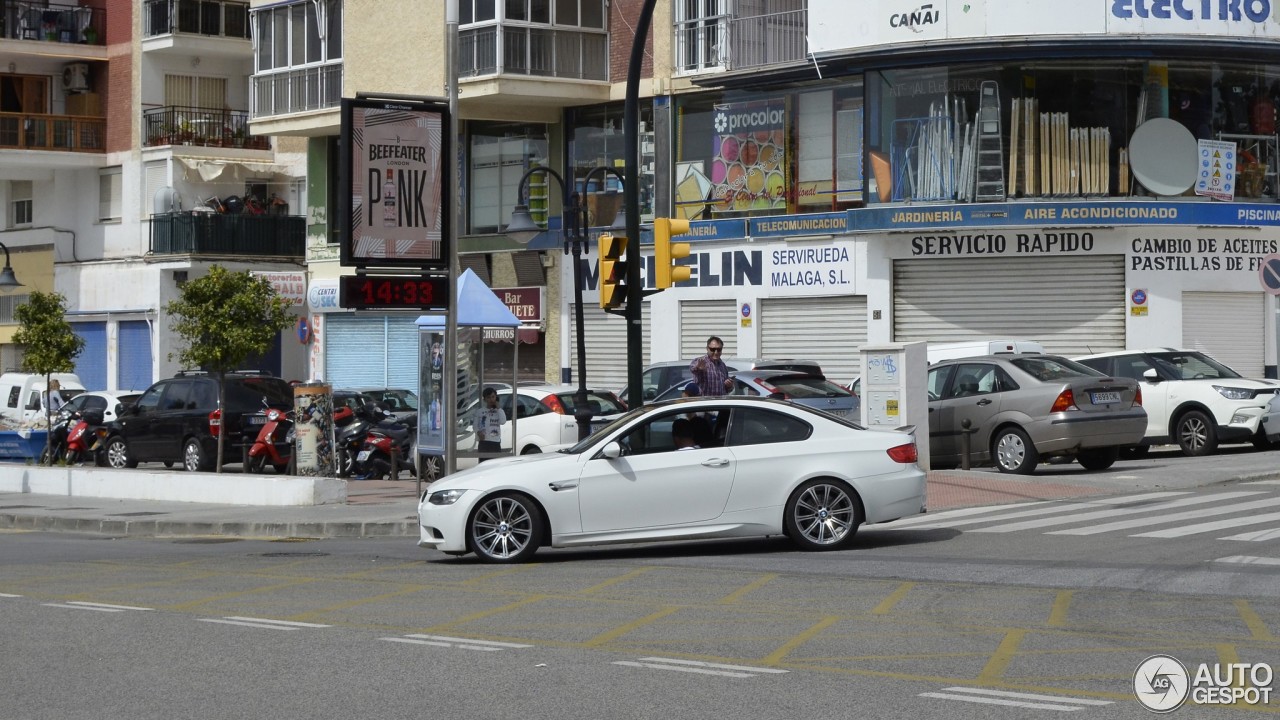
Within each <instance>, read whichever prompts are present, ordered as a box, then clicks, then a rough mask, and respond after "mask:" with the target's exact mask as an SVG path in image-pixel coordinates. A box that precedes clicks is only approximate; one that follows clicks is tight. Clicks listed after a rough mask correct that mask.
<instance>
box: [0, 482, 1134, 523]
mask: <svg viewBox="0 0 1280 720" xmlns="http://www.w3.org/2000/svg"><path fill="white" fill-rule="evenodd" d="M416 487H417V483H416V482H414V481H412V480H399V481H391V480H353V481H349V482H348V483H347V502H346V504H344V505H315V506H306V507H257V506H249V505H213V504H205V503H180V502H158V501H147V500H113V499H107V498H92V497H69V496H60V495H33V494H29V493H0V529H11V530H41V531H62V532H83V533H94V534H101V535H113V536H128V535H136V536H161V537H206V536H231V537H242V538H291V537H299V538H302V537H305V538H315V537H348V538H351V537H404V538H416V537H417V534H418V523H417V512H418V508H417V495H416V492H415V489H416ZM424 487H426V486H424ZM1119 491H1121V489H1120V488H1117V487H1106V486H1096V485H1095V486H1086V485H1083V484H1080V485H1073V484H1064V483H1062V482H1061V481H1060V478H1038V477H1035V476H1031V477H1018V478H1011V477H1010V476H1008V475H1000V474H996V473H986V472H964V471H935V472H931V473H929V490H928V492H929V495H928V498H929V510H930V511H932V512H938V511H940V510H946V509H951V508H958V507H968V506H973V505H993V504H1003V503H1014V502H1023V501H1030V500H1052V499H1062V498H1073V497H1083V496H1087V495H1099V494H1109V493H1115V492H1119Z"/></svg>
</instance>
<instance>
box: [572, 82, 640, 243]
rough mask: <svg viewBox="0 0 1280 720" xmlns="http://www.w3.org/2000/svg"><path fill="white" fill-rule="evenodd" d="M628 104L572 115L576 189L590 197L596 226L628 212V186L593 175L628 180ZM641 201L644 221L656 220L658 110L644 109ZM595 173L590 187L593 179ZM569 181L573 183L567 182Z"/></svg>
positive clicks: (590, 109) (581, 111) (592, 221)
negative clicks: (655, 117)
mask: <svg viewBox="0 0 1280 720" xmlns="http://www.w3.org/2000/svg"><path fill="white" fill-rule="evenodd" d="M622 109H623V108H622V105H609V106H606V107H594V108H584V109H579V110H574V111H570V114H569V116H568V121H567V122H568V126H569V167H570V168H572V170H571V171H570V172H571V174H572V176H573V180H574V187H575V188H576V189H577V191H578V192H579V193H583V194H584V197H586V202H587V210H588V218H589V221H590V224H591V226H592V227H602V226H608V225H610V224H612V223H613V219H614V216H615V215H616V214H617V211H618V209H619V208H621V207H622V184H621V183H620V182H619V180H618V178H617V176H615V175H614V174H613V173H606V172H604V171H597V172H594V173H593V172H592V170H594V169H595V168H597V167H607V168H613V169H615V170H617V171H618V172H619V173H620V174H623V175H625V173H626V169H625V167H624V165H625V161H626V154H625V146H624V142H625V137H624V133H623V131H622ZM638 139H639V144H640V163H639V171H640V176H639V181H638V182H639V190H640V192H639V198H640V221H641V222H651V221H652V220H653V192H654V173H655V171H656V167H657V153H656V150H655V147H654V132H653V108H652V107H641V108H640V127H639V138H638ZM588 174H590V175H591V178H590V181H591V182H590V184H587V175H588ZM566 179H567V178H566Z"/></svg>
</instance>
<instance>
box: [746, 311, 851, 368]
mask: <svg viewBox="0 0 1280 720" xmlns="http://www.w3.org/2000/svg"><path fill="white" fill-rule="evenodd" d="M759 325H760V354H761V355H762V356H764V357H765V358H769V359H775V358H794V359H803V360H816V361H818V363H819V364H820V365H821V366H822V372H823V374H825V375H826V376H827V377H828V378H830V379H831V380H832V381H833V382H836V383H839V384H841V385H843V384H845V383H847V382H849V381H850V380H853V378H854V377H855V376H857V375H859V374H860V373H861V372H862V356H861V354H860V352H859V349H860V348H861V347H862V346H863V345H866V344H867V298H866V297H865V296H862V295H846V296H841V297H803V298H799V297H798V298H790V297H788V298H766V299H763V300H761V301H760V318H759Z"/></svg>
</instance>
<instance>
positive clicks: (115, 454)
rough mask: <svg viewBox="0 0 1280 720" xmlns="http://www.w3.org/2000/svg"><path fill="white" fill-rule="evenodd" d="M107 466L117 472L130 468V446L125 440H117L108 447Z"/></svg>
mask: <svg viewBox="0 0 1280 720" xmlns="http://www.w3.org/2000/svg"><path fill="white" fill-rule="evenodd" d="M107 465H109V466H110V467H113V468H116V469H117V470H121V469H124V468H127V467H129V446H128V445H126V444H125V442H124V440H121V439H120V438H116V439H114V440H112V441H111V443H110V444H109V445H107Z"/></svg>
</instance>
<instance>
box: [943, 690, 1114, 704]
mask: <svg viewBox="0 0 1280 720" xmlns="http://www.w3.org/2000/svg"><path fill="white" fill-rule="evenodd" d="M942 690H943V692H963V693H973V694H974V695H995V696H998V697H1008V698H1020V699H1022V700H1048V701H1049V702H1068V703H1076V704H1078V705H1114V704H1115V703H1113V702H1111V701H1110V700H1089V699H1085V698H1071V697H1062V696H1061V695H1036V694H1033V693H1019V692H1010V691H1008V690H988V689H987V688H971V687H949V688H943V689H942Z"/></svg>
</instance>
